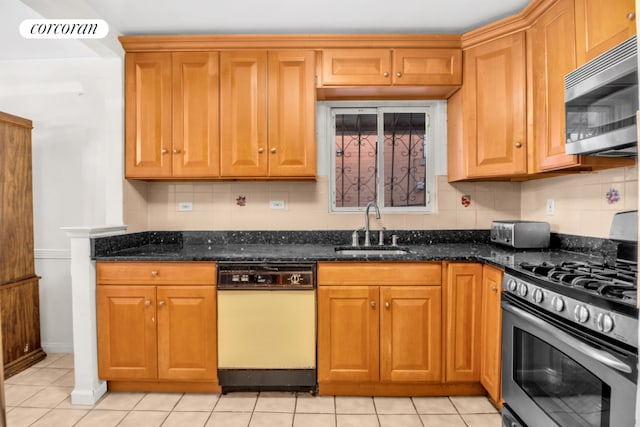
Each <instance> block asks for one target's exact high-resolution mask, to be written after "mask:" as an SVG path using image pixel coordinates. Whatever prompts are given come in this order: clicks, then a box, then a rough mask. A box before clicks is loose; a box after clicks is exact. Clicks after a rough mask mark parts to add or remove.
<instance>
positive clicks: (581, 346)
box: [502, 304, 633, 374]
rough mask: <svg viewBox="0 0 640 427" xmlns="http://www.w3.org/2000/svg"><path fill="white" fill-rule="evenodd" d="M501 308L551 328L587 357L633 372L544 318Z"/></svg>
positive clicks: (622, 370) (516, 309)
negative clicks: (548, 322)
mask: <svg viewBox="0 0 640 427" xmlns="http://www.w3.org/2000/svg"><path fill="white" fill-rule="evenodd" d="M502 309H503V310H506V311H508V312H510V313H512V314H514V315H516V316H519V317H522V318H524V319H525V320H527V322H529V323H531V324H533V325H535V326H537V327H539V328H540V329H543V330H545V331H547V332H549V331H550V329H551V328H553V333H554V335H556V336H557V337H558V339H560V340H561V341H563V342H564V343H565V344H567V345H569V346H571V347H573V348H576V349H578V350H579V351H581V352H583V353H585V354H587V355H588V356H589V357H591V358H593V359H595V360H597V361H599V362H601V363H603V364H604V365H606V366H608V367H610V368H613V369H616V370H618V371H620V372H624V373H627V374H630V373H631V372H633V370H632V369H631V367H630V366H629V365H627V364H626V363H624V362H623V361H621V360H620V359H618V358H617V357H615V356H613V355H612V354H610V353H608V352H606V351H603V350H599V349H597V348H594V347H592V346H590V345H589V344H586V343H584V342H582V341H580V340H578V339H576V338H574V337H573V336H571V335H569V334H567V333H566V332H563V331H561V330H559V329H557V328H554V327H553V326H549V325H548V324H547V323H546V322H545V321H544V320H541V319H539V318H537V317H536V316H534V315H532V314H530V313H527V312H526V311H524V310H522V309H520V308H518V307H514V306H512V305H510V304H504V305H503V306H502Z"/></svg>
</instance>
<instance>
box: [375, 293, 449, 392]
mask: <svg viewBox="0 0 640 427" xmlns="http://www.w3.org/2000/svg"><path fill="white" fill-rule="evenodd" d="M440 292H441V290H440V286H420V287H416V286H406V287H405V286H389V287H381V288H380V304H381V307H380V379H381V381H383V382H440V381H442V348H441V347H442V344H441V338H442V326H441V325H442V323H441V312H440V310H441V301H440Z"/></svg>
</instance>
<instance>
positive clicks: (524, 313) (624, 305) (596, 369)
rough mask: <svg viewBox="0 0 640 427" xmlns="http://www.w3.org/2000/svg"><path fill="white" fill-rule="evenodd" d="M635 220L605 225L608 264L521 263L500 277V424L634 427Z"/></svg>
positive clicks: (628, 215)
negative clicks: (610, 243)
mask: <svg viewBox="0 0 640 427" xmlns="http://www.w3.org/2000/svg"><path fill="white" fill-rule="evenodd" d="M637 218H638V217H637V212H636V211H633V212H624V213H620V214H617V215H616V217H615V218H614V223H613V225H612V233H611V238H612V239H613V240H616V241H619V243H618V259H617V260H616V262H614V263H610V264H608V263H606V262H566V263H559V264H551V263H548V262H542V263H539V264H531V263H523V264H521V265H520V266H519V267H517V268H514V269H513V270H509V271H508V272H507V273H506V274H505V276H504V280H503V293H502V324H503V336H502V345H503V361H502V393H503V398H504V401H505V405H504V408H503V426H508V427H518V426H529V427H536V426H541V427H542V426H544V427H549V426H561V427H572V426H576V427H577V426H580V427H583V426H593V427H605V426H610V427H625V426H634V425H635V399H636V384H637V379H638V366H637V365H638V309H637V222H638V219H637Z"/></svg>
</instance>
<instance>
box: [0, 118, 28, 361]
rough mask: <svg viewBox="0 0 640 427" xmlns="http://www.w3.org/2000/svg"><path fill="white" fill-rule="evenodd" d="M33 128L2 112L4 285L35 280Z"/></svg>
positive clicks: (0, 262)
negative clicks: (32, 170)
mask: <svg viewBox="0 0 640 427" xmlns="http://www.w3.org/2000/svg"><path fill="white" fill-rule="evenodd" d="M31 127H32V125H31V120H27V119H23V118H21V117H17V116H12V115H10V114H6V113H1V112H0V200H2V206H0V240H1V242H0V248H1V249H0V253H1V254H2V256H0V285H2V284H5V283H9V282H13V281H16V280H21V279H26V278H29V277H33V276H34V270H35V267H34V260H33V251H34V247H33V196H32V182H31V181H32V180H31V163H32V161H31ZM10 325H11V324H9V325H7V324H5V326H4V327H5V328H8V327H10ZM6 362H7V360H6V359H5V363H6Z"/></svg>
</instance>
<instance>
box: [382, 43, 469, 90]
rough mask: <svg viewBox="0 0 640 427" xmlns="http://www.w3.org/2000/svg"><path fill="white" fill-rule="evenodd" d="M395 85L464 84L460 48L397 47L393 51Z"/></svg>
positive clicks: (393, 78) (393, 79)
mask: <svg viewBox="0 0 640 427" xmlns="http://www.w3.org/2000/svg"><path fill="white" fill-rule="evenodd" d="M392 81H393V84H394V85H460V84H462V51H461V50H460V49H396V50H394V51H393V75H392Z"/></svg>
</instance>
